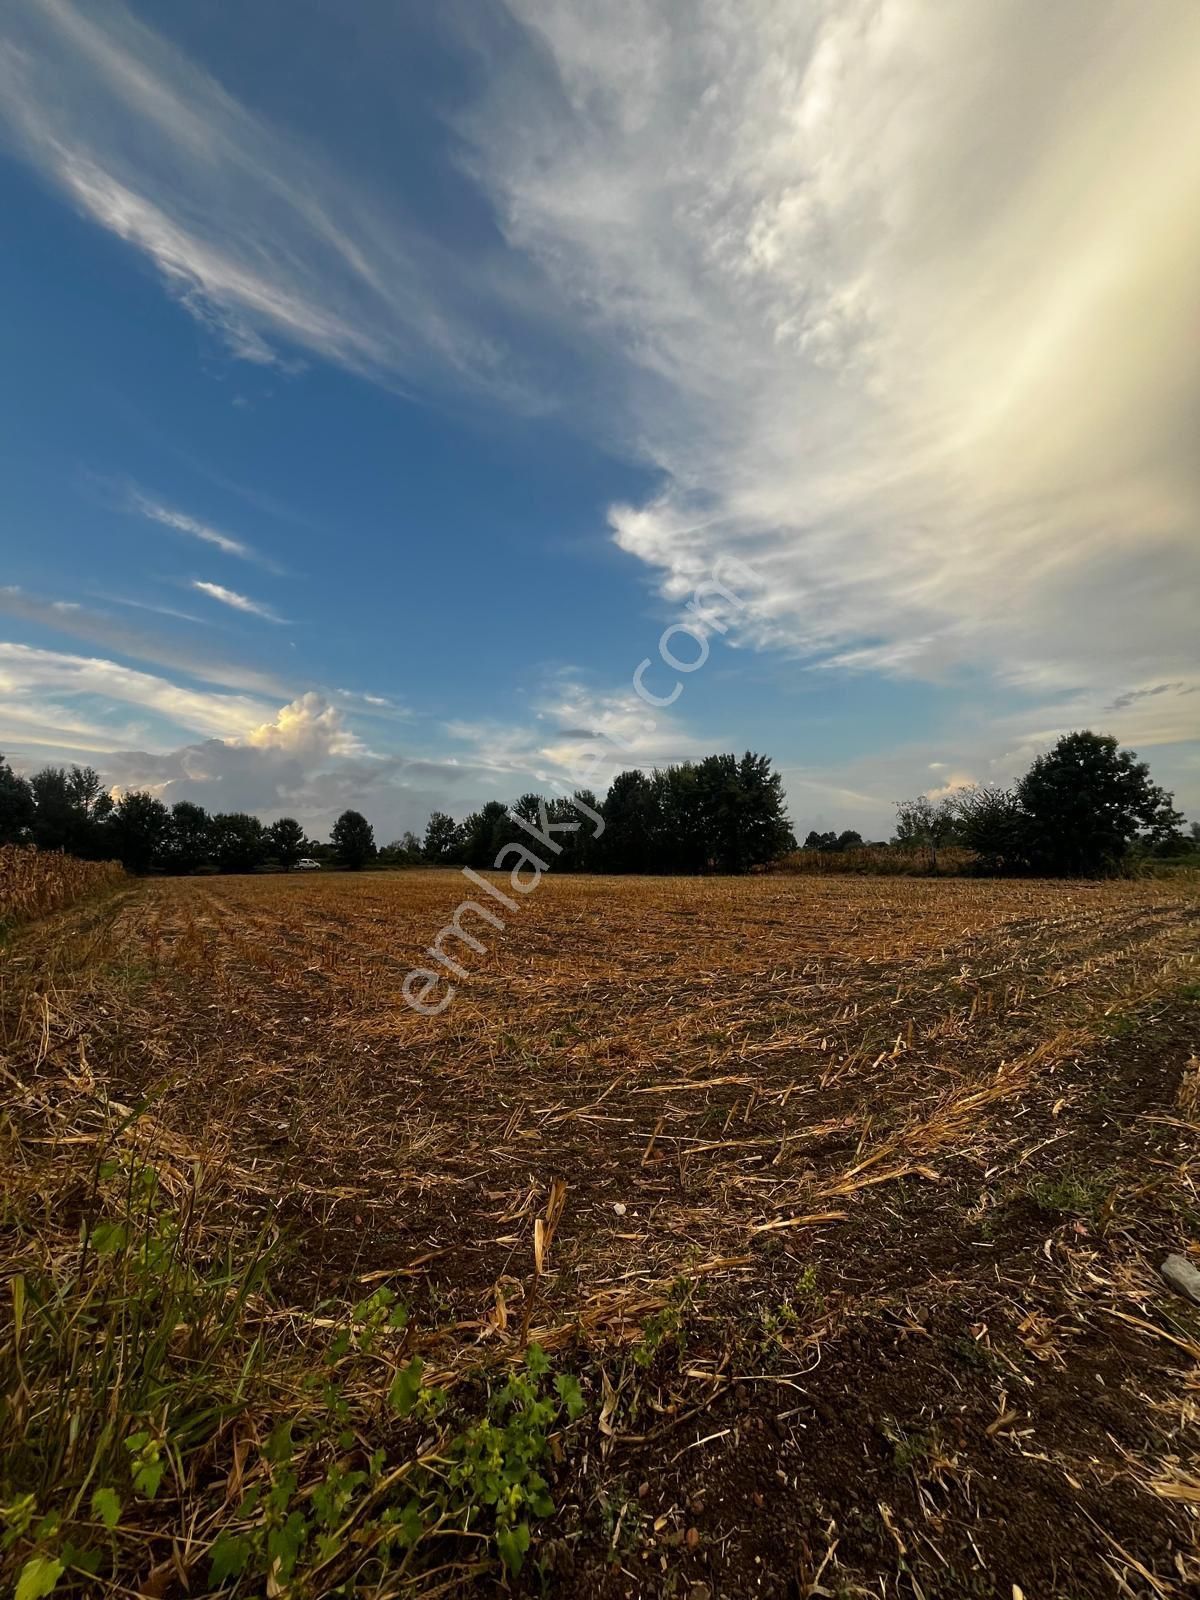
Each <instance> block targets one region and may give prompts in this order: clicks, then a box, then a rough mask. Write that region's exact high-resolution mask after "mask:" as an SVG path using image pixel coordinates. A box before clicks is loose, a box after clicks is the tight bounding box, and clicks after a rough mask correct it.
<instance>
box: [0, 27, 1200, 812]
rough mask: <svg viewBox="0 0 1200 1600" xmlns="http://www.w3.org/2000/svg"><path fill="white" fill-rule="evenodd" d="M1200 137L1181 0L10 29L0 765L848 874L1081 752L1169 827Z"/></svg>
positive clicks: (1175, 765)
mask: <svg viewBox="0 0 1200 1600" xmlns="http://www.w3.org/2000/svg"><path fill="white" fill-rule="evenodd" d="M1198 102H1200V11H1197V8H1196V7H1195V6H1194V5H1193V4H1191V0H1154V3H1152V4H1150V5H1148V6H1146V7H1143V8H1135V9H1131V8H1129V7H1128V6H1127V5H1125V4H1124V3H1123V0H1112V3H1109V4H1105V3H1092V0H1088V3H1086V4H1085V3H1083V0H1069V3H1064V4H1062V5H1060V6H1056V7H1055V8H1053V10H1052V11H1048V10H1047V8H1045V7H1044V5H1041V4H1033V3H1031V0H1014V3H1013V4H1012V5H1010V6H1005V7H994V6H991V5H987V4H984V3H983V0H977V3H976V0H971V3H968V4H965V5H963V6H961V7H957V8H954V9H953V11H950V10H949V9H948V8H946V7H943V6H939V5H936V4H934V3H933V0H841V3H832V0H831V3H828V4H826V3H815V0H814V3H811V4H798V5H796V6H792V7H786V8H780V7H777V6H773V5H770V4H766V3H763V4H755V3H752V4H736V5H735V4H733V3H732V0H699V3H698V4H695V5H688V6H682V5H670V4H649V3H638V0H618V3H614V4H613V5H612V6H610V7H605V8H597V7H592V6H584V5H583V4H581V3H575V4H568V3H567V0H546V3H541V4H536V5H535V4H534V3H533V0H512V3H510V4H508V5H501V4H491V5H486V6H478V5H469V6H468V5H466V4H461V5H460V4H451V5H447V6H444V7H439V8H437V10H436V12H434V11H433V10H432V9H431V10H430V14H429V15H428V16H426V15H423V14H422V10H421V8H416V7H403V8H397V7H394V6H391V5H385V4H383V3H373V0H364V3H363V4H361V5H359V6H356V7H355V8H353V9H352V10H351V11H347V9H346V8H344V7H339V6H335V5H332V4H324V3H317V0H310V3H308V4H303V5H300V6H296V5H294V4H287V5H284V4H273V3H266V0H264V3H263V4H260V5H257V6H255V7H254V8H252V9H250V10H246V9H245V8H237V9H232V8H229V7H228V6H225V5H221V4H215V3H208V0H193V3H192V4H190V5H189V6H187V7H178V8H169V9H167V8H162V7H154V6H149V5H142V6H137V5H134V6H129V7H128V8H125V7H122V6H120V5H113V6H111V7H106V8H103V9H97V8H93V7H85V6H75V5H72V4H70V3H68V0H15V3H14V4H12V5H10V6H9V7H7V8H5V11H4V14H3V17H2V18H0V204H2V205H3V214H4V217H5V219H6V223H7V234H8V239H9V248H8V249H7V250H6V251H5V252H3V254H0V293H2V295H3V304H4V306H5V307H6V310H7V314H6V315H5V316H4V317H3V318H2V319H0V360H2V361H3V368H4V371H5V373H6V375H7V378H8V382H7V383H6V384H5V385H4V387H3V390H2V391H0V465H2V468H3V472H4V482H5V486H6V494H5V499H4V507H3V547H2V548H3V569H2V571H0V749H2V750H3V751H4V752H5V754H6V755H8V756H9V757H10V759H12V760H13V762H14V764H15V765H16V766H18V767H20V768H24V769H26V770H29V769H32V768H34V767H36V766H38V765H40V764H43V763H44V762H45V761H48V760H54V761H60V760H78V761H88V762H91V763H92V764H93V765H95V766H97V767H98V768H100V770H101V771H102V772H104V774H105V775H106V777H107V778H108V779H109V780H110V781H111V782H112V783H113V784H115V785H120V786H126V787H128V786H133V785H138V786H150V787H153V788H154V789H155V790H156V791H157V792H159V793H161V794H162V795H163V796H164V798H166V799H167V800H168V801H170V800H174V799H179V798H193V799H199V800H201V801H203V803H205V804H207V805H209V806H211V807H213V808H214V809H225V810H230V809H241V808H246V809H252V810H256V811H259V812H260V813H261V814H263V815H264V816H274V815H278V814H280V813H281V812H285V811H286V812H290V813H293V814H295V815H297V816H299V817H300V818H301V819H302V820H303V821H304V822H305V823H306V825H308V826H309V827H310V828H312V829H313V830H314V831H318V832H320V831H323V830H325V829H327V828H328V826H329V823H330V822H331V821H332V819H333V817H334V816H335V815H336V814H337V812H338V811H339V810H340V809H342V807H343V806H344V805H347V804H354V805H357V806H359V807H360V808H361V809H362V810H364V811H365V812H366V813H367V814H368V816H370V817H371V819H372V821H373V822H374V823H375V825H376V830H377V833H378V834H379V835H380V836H381V837H384V838H390V837H393V836H395V835H397V834H398V833H399V832H400V831H401V830H402V829H404V828H407V827H416V828H419V827H421V826H422V825H423V822H424V819H425V817H426V815H427V814H428V812H429V810H430V809H431V808H433V807H435V806H437V807H440V808H445V809H448V810H451V811H453V812H456V813H458V814H460V815H461V814H462V813H464V812H465V811H466V810H468V809H470V808H471V807H473V806H474V805H475V804H477V803H478V802H479V801H480V800H481V799H484V798H487V797H489V796H499V797H501V798H509V797H512V796H515V795H516V794H517V793H519V792H521V791H522V790H523V789H526V788H529V787H531V786H533V785H535V784H536V783H541V784H543V785H546V784H551V783H569V782H571V781H572V778H573V777H574V776H575V775H576V774H577V773H578V772H579V770H580V769H581V766H582V765H583V764H584V763H585V762H586V760H587V758H588V755H589V752H593V751H595V750H597V749H603V750H604V751H605V752H607V753H609V754H611V756H612V765H616V766H619V765H622V764H626V765H634V764H641V765H651V764H654V763H656V762H661V761H665V760H670V759H678V758H681V757H686V756H688V755H694V754H699V753H704V752H706V751H709V750H714V749H738V750H740V749H743V748H745V747H747V746H751V747H753V748H756V749H759V750H763V751H766V752H768V753H770V754H771V755H773V756H774V757H775V759H776V760H777V762H778V763H779V765H780V766H781V767H782V768H783V769H784V772H785V777H786V782H787V788H788V795H789V801H790V806H791V811H792V816H793V820H794V822H795V824H796V826H797V827H798V829H799V830H800V831H801V832H802V833H803V832H805V831H807V829H808V828H809V827H814V826H815V827H821V828H823V827H829V826H838V827H845V826H854V827H858V828H860V829H861V830H862V831H863V832H864V833H866V834H869V835H879V834H882V833H885V832H886V830H887V829H888V826H889V823H890V819H891V814H892V802H893V801H894V800H895V799H897V798H899V797H901V796H904V795H909V794H913V793H917V792H919V791H921V790H926V791H933V792H937V791H943V790H945V789H947V788H948V787H950V786H952V785H954V784H956V783H961V782H966V781H978V782H988V781H1005V780H1007V779H1009V778H1011V777H1012V776H1013V775H1014V774H1016V773H1018V772H1019V771H1020V770H1022V769H1023V767H1024V766H1025V765H1026V764H1027V762H1028V760H1029V759H1030V757H1031V756H1032V755H1033V754H1035V753H1036V752H1037V750H1039V749H1041V748H1044V746H1045V745H1046V744H1047V743H1049V742H1050V741H1051V740H1052V739H1053V738H1054V737H1055V736H1056V735H1057V734H1058V733H1059V732H1062V731H1065V730H1067V729H1069V728H1072V727H1079V726H1085V725H1087V726H1093V727H1101V728H1104V729H1107V730H1109V731H1112V732H1114V733H1116V734H1118V736H1120V737H1121V738H1122V739H1123V740H1124V741H1125V742H1126V743H1129V744H1131V745H1133V746H1134V747H1136V748H1137V749H1138V750H1139V751H1140V752H1141V753H1142V754H1143V755H1144V756H1146V757H1147V758H1148V759H1149V760H1150V762H1151V765H1152V769H1153V771H1154V772H1155V775H1156V776H1158V777H1159V778H1160V780H1161V781H1163V782H1165V783H1167V784H1168V785H1169V786H1171V787H1173V788H1175V790H1176V792H1177V795H1178V798H1179V801H1180V803H1181V804H1182V805H1183V806H1184V807H1185V809H1187V810H1188V811H1189V812H1190V814H1191V815H1192V816H1200V744H1198V742H1197V741H1198V736H1200V693H1197V691H1198V690H1200V670H1198V666H1197V651H1196V645H1195V634H1196V629H1195V623H1194V610H1195V601H1196V594H1197V576H1198V572H1197V568H1198V565H1200V540H1198V538H1197V508H1198V498H1200V496H1198V494H1197V490H1198V487H1200V484H1198V481H1197V480H1198V469H1197V457H1196V451H1195V438H1196V432H1197V424H1198V423H1200V405H1198V403H1197V402H1198V398H1200V362H1197V360H1196V340H1197V336H1198V332H1200V289H1198V285H1200V202H1198V200H1197V196H1200V127H1198V124H1197V121H1196V117H1195V112H1194V106H1195V104H1196V103H1198ZM730 561H733V562H742V563H746V564H749V566H750V567H751V568H752V569H753V572H754V574H755V575H756V576H755V580H754V582H753V583H752V584H750V585H749V586H748V587H747V588H746V590H745V593H744V594H743V595H740V596H739V599H740V600H746V601H747V602H748V603H746V604H739V605H737V606H736V607H735V608H734V609H733V610H731V611H730V612H729V613H728V614H727V615H726V617H725V624H724V625H725V628H726V631H725V632H724V633H720V632H717V631H712V632H711V633H710V636H709V638H708V640H707V644H708V646H709V653H708V657H707V659H706V660H705V662H704V664H703V666H702V667H701V668H699V669H698V670H696V671H695V672H694V673H690V674H685V675H682V676H679V675H676V674H674V673H672V672H669V671H668V669H667V668H666V667H664V666H663V664H662V662H661V661H660V660H658V655H657V651H658V640H659V636H660V634H661V632H662V630H663V628H664V627H666V626H668V625H669V624H670V623H671V622H672V621H673V620H675V619H676V618H677V617H678V616H679V615H680V614H681V609H682V608H683V607H684V606H685V604H686V602H687V600H688V598H689V596H690V595H691V594H692V592H693V591H694V589H695V587H696V586H697V584H700V583H703V582H704V581H705V580H706V578H708V577H709V575H710V574H711V573H712V572H713V570H714V568H715V567H717V566H718V565H719V564H720V563H721V562H730ZM679 648H680V653H681V654H683V653H684V651H683V649H682V647H679ZM647 657H649V658H651V660H652V661H654V662H655V665H654V667H653V668H652V669H650V670H649V671H648V672H647V678H646V681H647V683H648V684H653V685H654V686H655V687H656V688H658V689H659V690H660V691H661V692H665V691H666V690H667V689H668V688H669V687H670V686H671V685H672V684H673V683H675V682H676V681H678V682H679V683H680V685H681V692H680V695H679V696H678V698H677V699H676V700H675V702H674V703H673V704H672V705H671V706H670V707H669V708H667V709H663V710H657V709H655V710H653V711H652V712H651V711H648V709H647V707H646V706H645V705H644V704H642V703H641V702H640V701H639V700H638V698H637V696H636V695H635V694H634V690H633V685H632V681H631V679H632V674H633V672H634V669H635V668H636V667H637V665H638V663H639V662H640V661H642V660H643V659H644V658H647ZM650 721H652V722H653V726H652V727H651V726H648V723H649V722H650ZM601 770H603V768H602V769H601Z"/></svg>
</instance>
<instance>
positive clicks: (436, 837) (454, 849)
mask: <svg viewBox="0 0 1200 1600" xmlns="http://www.w3.org/2000/svg"><path fill="white" fill-rule="evenodd" d="M496 804H497V805H499V801H497V802H496ZM500 809H501V810H503V809H504V807H503V806H501V807H500ZM463 846H464V833H463V830H462V828H461V827H460V826H459V824H458V823H457V822H455V820H454V818H453V817H451V816H447V814H446V812H444V811H435V812H434V813H433V814H432V816H431V817H430V818H429V821H428V822H427V823H426V825H425V840H424V843H423V844H422V846H421V851H422V854H423V855H424V857H425V859H426V861H428V862H429V863H430V864H431V865H433V866H449V865H450V863H451V862H454V861H457V860H458V859H459V857H460V855H461V853H462V850H463Z"/></svg>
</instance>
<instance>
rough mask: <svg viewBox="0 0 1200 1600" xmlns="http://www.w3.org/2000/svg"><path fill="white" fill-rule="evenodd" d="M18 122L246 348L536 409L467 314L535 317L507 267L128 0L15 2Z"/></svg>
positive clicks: (188, 297) (189, 301)
mask: <svg viewBox="0 0 1200 1600" xmlns="http://www.w3.org/2000/svg"><path fill="white" fill-rule="evenodd" d="M3 119H6V120H7V122H8V124H9V127H10V129H11V132H12V135H13V137H14V138H15V140H16V142H17V144H18V146H19V148H20V149H21V150H22V151H23V153H24V154H25V155H26V156H27V157H28V159H30V160H31V161H32V162H34V163H35V164H36V165H37V167H38V168H39V169H40V170H42V171H43V172H44V173H45V174H46V175H47V177H48V178H49V179H50V180H51V181H52V182H53V183H55V184H56V185H57V186H58V187H59V188H60V189H61V190H63V191H64V192H65V193H66V194H67V195H68V196H69V198H70V199H71V200H72V201H73V202H74V203H75V204H76V205H77V206H78V207H79V209H80V210H81V211H83V212H84V213H85V214H86V215H88V216H90V217H91V218H92V219H93V220H94V221H95V222H97V223H98V224H99V225H100V226H101V227H104V228H107V229H108V230H110V231H111V232H112V233H114V234H115V235H117V237H119V238H121V239H123V240H125V241H127V242H128V243H129V244H130V245H132V246H133V247H135V248H136V249H138V250H140V251H141V252H143V253H144V254H145V255H146V256H147V257H148V258H149V259H150V260H151V261H152V262H153V264H154V265H155V267H156V268H157V269H158V271H159V273H160V274H161V276H162V278H163V280H164V282H165V284H166V286H167V288H168V289H169V291H170V292H172V293H173V294H174V295H175V296H176V297H177V298H178V299H179V300H180V302H181V303H182V304H183V305H184V306H185V307H186V308H187V309H188V310H189V311H190V312H191V313H192V315H193V316H195V317H196V318H197V319H198V320H199V321H201V322H202V323H204V324H206V325H207V326H209V327H210V328H212V330H213V331H214V332H215V333H217V334H218V335H219V336H220V337H221V338H222V339H223V340H224V342H225V343H226V344H227V345H228V347H229V349H230V350H231V352H232V353H233V354H234V355H235V356H237V357H239V358H241V359H243V360H247V361H251V362H256V363H260V364H272V363H279V364H283V365H289V364H293V365H294V359H293V358H290V357H283V356H281V355H280V352H279V346H280V345H283V346H285V347H290V348H291V349H292V350H293V351H294V350H295V349H296V348H299V349H300V350H303V351H307V352H311V353H313V354H316V355H320V356H322V357H325V358H327V359H329V360H332V361H336V362H338V363H340V364H342V365H344V366H346V367H349V368H351V369H353V370H355V371H357V372H362V373H368V374H370V375H372V376H374V377H377V378H382V379H384V380H385V381H387V382H389V383H403V382H404V381H407V380H409V379H412V378H414V377H420V378H421V379H423V380H424V381H427V382H430V383H435V382H436V383H441V382H444V381H445V379H446V376H447V374H450V375H452V376H453V377H454V378H455V379H456V380H457V381H458V382H460V383H462V382H464V381H466V382H469V383H471V384H477V385H480V386H482V387H485V388H487V389H489V390H491V391H492V392H494V393H497V394H502V395H504V396H506V397H508V398H509V399H510V400H511V399H515V398H517V397H518V396H521V397H523V398H524V400H525V401H526V402H529V403H531V404H532V403H535V402H534V396H535V386H534V385H532V384H527V385H525V386H524V387H523V385H522V381H521V378H520V376H519V372H518V369H519V362H518V361H517V360H515V359H514V356H513V352H512V350H511V349H507V348H503V347H501V346H500V345H498V344H496V343H495V342H494V341H493V340H492V339H491V338H490V337H489V336H488V335H487V334H486V333H484V332H482V331H480V329H479V326H478V323H477V321H476V320H475V318H474V317H473V316H472V315H468V314H464V313H463V312H462V311H461V310H460V309H459V308H460V307H462V306H464V305H468V304H471V303H472V302H474V303H475V304H476V306H477V305H478V302H479V300H480V299H481V298H484V297H490V298H492V299H496V298H499V299H502V300H504V301H505V302H506V303H508V304H509V305H510V309H514V308H517V307H516V302H515V301H514V300H513V296H512V294H511V293H510V291H509V290H508V289H507V288H506V287H505V284H504V282H503V278H504V274H503V272H500V273H498V274H496V275H494V276H493V277H491V278H489V276H488V274H487V273H486V271H484V272H476V270H475V268H476V264H477V263H476V257H472V258H471V259H470V261H468V260H466V259H465V258H464V257H463V255H462V253H461V252H460V251H457V250H454V249H451V248H450V247H448V246H441V245H439V244H438V243H436V242H435V241H434V240H432V239H431V238H429V237H428V236H426V235H425V234H423V233H420V232H418V231H417V230H416V229H414V228H412V227H410V226H408V225H407V224H406V220H405V210H404V208H403V207H398V206H396V205H395V204H393V203H391V201H390V199H389V197H388V196H387V194H386V193H383V194H381V193H377V192H375V191H374V190H373V189H372V187H371V185H370V182H369V180H368V179H366V178H365V177H364V176H363V175H362V174H361V173H360V172H359V171H357V170H355V169H353V168H345V167H339V166H338V165H337V164H336V161H335V160H334V159H333V158H332V157H329V156H326V155H325V154H324V153H322V152H320V151H318V150H317V149H316V148H314V147H313V145H312V144H311V143H310V142H309V140H308V138H307V136H306V134H305V133H304V132H303V130H301V129H299V128H290V129H284V128H276V127H275V126H273V125H272V124H271V122H270V121H268V120H267V119H266V118H264V117H261V116H258V115H256V114H255V113H253V112H252V111H250V110H248V109H247V108H246V107H245V106H243V105H242V104H241V103H240V102H239V101H238V100H236V99H235V98H234V97H233V96H232V95H230V94H229V93H228V92H227V91H226V90H225V89H224V88H223V87H222V86H221V85H220V84H219V83H217V82H216V80H215V79H213V78H212V77H211V76H210V75H209V74H208V73H206V72H205V71H204V70H203V69H202V68H201V67H199V66H198V65H197V64H196V63H195V62H193V61H190V60H189V59H188V58H187V57H186V56H184V55H183V54H182V53H181V52H180V51H178V50H176V49H175V48H174V47H173V46H172V45H170V44H169V43H168V42H167V41H166V40H165V39H164V38H163V37H162V36H161V35H159V34H158V33H156V32H155V31H154V30H152V29H151V28H149V27H147V26H145V25H144V24H142V23H141V22H139V21H138V20H136V19H135V18H134V17H133V16H132V15H131V14H130V12H128V11H127V10H126V9H124V8H123V7H122V6H120V5H119V4H117V3H114V4H113V5H111V6H108V7H106V8H105V10H104V12H103V13H102V14H101V13H99V12H96V11H95V10H94V9H92V8H87V7H83V6H79V5H75V4H72V3H71V0H44V3H40V4H18V5H17V6H15V7H9V8H6V11H5V15H4V17H3V20H2V22H0V120H3ZM518 298H519V297H518Z"/></svg>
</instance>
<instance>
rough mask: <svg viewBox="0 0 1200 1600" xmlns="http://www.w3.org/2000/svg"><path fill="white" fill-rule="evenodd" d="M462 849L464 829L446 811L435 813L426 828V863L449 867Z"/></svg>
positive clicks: (423, 849)
mask: <svg viewBox="0 0 1200 1600" xmlns="http://www.w3.org/2000/svg"><path fill="white" fill-rule="evenodd" d="M462 848H463V830H462V828H461V827H460V826H459V824H458V823H457V822H455V820H454V818H453V817H450V816H447V815H446V813H445V812H444V811H435V812H434V813H433V815H432V816H431V817H430V819H429V821H428V823H427V824H426V827H425V842H424V844H423V845H422V852H423V854H424V856H425V859H426V861H428V862H431V863H432V864H433V865H434V866H448V865H449V864H450V863H451V862H453V861H456V860H457V859H458V857H459V853H460V852H461V850H462Z"/></svg>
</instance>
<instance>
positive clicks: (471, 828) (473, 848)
mask: <svg viewBox="0 0 1200 1600" xmlns="http://www.w3.org/2000/svg"><path fill="white" fill-rule="evenodd" d="M435 814H436V813H435ZM432 820H433V818H432V817H431V818H430V821H431V822H432ZM456 833H457V834H458V837H459V839H460V847H459V855H458V858H457V859H460V860H461V861H462V862H463V864H464V865H465V866H468V867H490V866H492V865H493V864H494V862H495V860H496V857H497V856H498V855H499V853H500V851H501V850H502V849H503V848H504V846H505V845H506V844H508V843H509V841H510V840H511V839H513V838H515V837H516V836H517V835H518V834H519V833H520V829H519V828H518V827H517V825H516V823H515V822H513V820H512V818H511V817H510V816H509V814H508V807H507V806H506V805H504V804H503V802H502V801H500V800H489V801H488V802H487V803H486V804H485V805H483V806H481V807H480V809H479V810H478V811H472V813H471V815H470V816H469V817H468V818H467V819H466V821H465V822H464V823H463V825H462V827H461V829H456Z"/></svg>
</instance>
